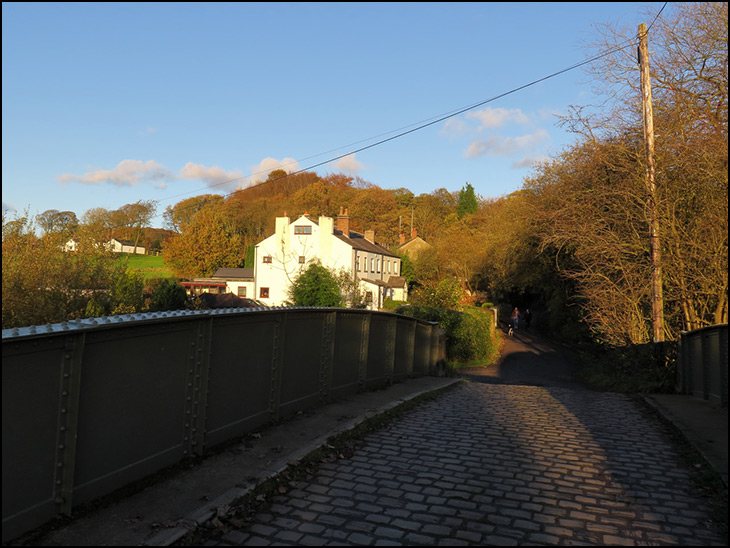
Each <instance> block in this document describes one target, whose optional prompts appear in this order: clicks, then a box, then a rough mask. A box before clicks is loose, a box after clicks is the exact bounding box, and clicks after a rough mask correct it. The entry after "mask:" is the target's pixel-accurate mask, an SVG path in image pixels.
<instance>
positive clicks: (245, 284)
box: [211, 268, 256, 299]
mask: <svg viewBox="0 0 730 548" xmlns="http://www.w3.org/2000/svg"><path fill="white" fill-rule="evenodd" d="M211 279H212V280H223V281H225V283H226V293H233V294H234V295H236V296H237V297H246V298H249V299H255V298H256V297H255V295H256V284H255V282H254V275H253V268H219V269H218V270H216V271H215V274H213V275H212V276H211Z"/></svg>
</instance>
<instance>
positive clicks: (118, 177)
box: [57, 160, 174, 186]
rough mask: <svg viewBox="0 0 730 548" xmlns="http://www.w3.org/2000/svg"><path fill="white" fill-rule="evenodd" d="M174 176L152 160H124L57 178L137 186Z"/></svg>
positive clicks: (68, 181)
mask: <svg viewBox="0 0 730 548" xmlns="http://www.w3.org/2000/svg"><path fill="white" fill-rule="evenodd" d="M173 178H174V175H173V174H172V173H171V172H169V171H168V170H167V169H166V168H165V166H163V165H161V164H158V163H157V162H153V161H152V160H149V161H147V162H143V161H141V160H123V161H121V162H119V163H118V164H117V165H116V167H114V168H112V169H101V170H97V171H89V172H88V173H86V174H84V175H71V174H68V173H65V174H63V175H61V176H60V177H58V178H57V180H58V181H59V182H61V183H70V182H76V183H83V184H87V185H100V184H103V183H109V184H112V185H115V186H136V185H137V184H139V183H140V182H146V181H152V182H156V183H158V184H159V183H164V182H165V181H169V180H171V179H173Z"/></svg>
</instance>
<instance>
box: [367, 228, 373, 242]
mask: <svg viewBox="0 0 730 548" xmlns="http://www.w3.org/2000/svg"><path fill="white" fill-rule="evenodd" d="M365 239H366V240H367V241H368V242H371V243H375V231H374V230H366V231H365Z"/></svg>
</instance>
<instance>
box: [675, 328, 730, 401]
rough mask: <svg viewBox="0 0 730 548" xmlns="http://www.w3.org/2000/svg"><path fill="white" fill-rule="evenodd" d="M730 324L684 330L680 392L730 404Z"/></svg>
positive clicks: (679, 360)
mask: <svg viewBox="0 0 730 548" xmlns="http://www.w3.org/2000/svg"><path fill="white" fill-rule="evenodd" d="M727 358H728V339H727V324H720V325H711V326H708V327H703V328H702V329H697V330H695V331H689V332H685V333H682V336H681V339H680V341H679V354H678V357H677V382H676V391H677V392H678V393H680V394H690V395H692V396H696V397H698V398H702V399H704V400H708V401H709V402H710V403H712V404H715V405H719V406H722V407H727V361H728V360H727Z"/></svg>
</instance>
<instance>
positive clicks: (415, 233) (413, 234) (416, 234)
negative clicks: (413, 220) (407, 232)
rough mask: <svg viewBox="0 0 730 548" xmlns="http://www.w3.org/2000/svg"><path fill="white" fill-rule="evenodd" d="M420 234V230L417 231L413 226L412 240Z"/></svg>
mask: <svg viewBox="0 0 730 548" xmlns="http://www.w3.org/2000/svg"><path fill="white" fill-rule="evenodd" d="M417 236H418V232H416V229H415V228H411V240H412V239H413V238H416V237H417Z"/></svg>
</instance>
